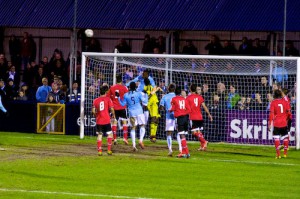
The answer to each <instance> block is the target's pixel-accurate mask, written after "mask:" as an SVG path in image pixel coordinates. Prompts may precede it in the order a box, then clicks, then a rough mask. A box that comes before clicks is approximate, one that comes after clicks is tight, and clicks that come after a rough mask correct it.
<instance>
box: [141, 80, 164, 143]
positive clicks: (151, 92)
mask: <svg viewBox="0 0 300 199" xmlns="http://www.w3.org/2000/svg"><path fill="white" fill-rule="evenodd" d="M144 82H145V86H144V92H145V93H147V95H148V97H149V99H148V105H147V108H148V110H149V113H150V141H151V142H156V132H157V127H158V121H159V118H160V114H159V112H158V103H159V100H158V97H157V95H156V92H157V91H159V90H160V91H162V89H161V88H159V87H153V86H152V85H151V84H150V80H149V79H148V78H146V79H144Z"/></svg>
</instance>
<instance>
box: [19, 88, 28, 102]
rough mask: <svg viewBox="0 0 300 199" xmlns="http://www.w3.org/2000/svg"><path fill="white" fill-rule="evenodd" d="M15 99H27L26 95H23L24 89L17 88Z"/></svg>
mask: <svg viewBox="0 0 300 199" xmlns="http://www.w3.org/2000/svg"><path fill="white" fill-rule="evenodd" d="M16 100H18V101H27V100H28V97H27V96H26V95H25V93H24V91H22V90H19V92H18V96H17V99H16Z"/></svg>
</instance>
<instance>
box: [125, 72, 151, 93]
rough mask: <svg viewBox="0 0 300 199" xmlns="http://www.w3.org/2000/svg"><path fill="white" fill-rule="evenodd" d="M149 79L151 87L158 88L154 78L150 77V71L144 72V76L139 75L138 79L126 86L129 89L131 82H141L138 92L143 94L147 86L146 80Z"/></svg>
mask: <svg viewBox="0 0 300 199" xmlns="http://www.w3.org/2000/svg"><path fill="white" fill-rule="evenodd" d="M147 78H148V79H149V81H150V84H151V86H152V87H153V88H154V87H156V85H155V82H154V80H153V78H152V77H151V76H149V71H148V70H144V71H143V73H142V75H139V76H137V77H136V78H134V79H133V80H131V81H130V82H128V83H127V84H126V86H127V87H128V86H129V84H130V83H131V82H140V84H139V86H138V88H137V89H136V90H137V91H139V92H143V90H144V86H145V82H144V80H145V79H147Z"/></svg>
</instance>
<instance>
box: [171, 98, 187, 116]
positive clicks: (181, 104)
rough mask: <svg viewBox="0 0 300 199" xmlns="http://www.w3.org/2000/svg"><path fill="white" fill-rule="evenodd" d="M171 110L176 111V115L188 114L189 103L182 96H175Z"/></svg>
mask: <svg viewBox="0 0 300 199" xmlns="http://www.w3.org/2000/svg"><path fill="white" fill-rule="evenodd" d="M171 105H172V107H171V109H170V110H171V111H174V117H176V118H177V117H179V116H183V115H188V114H189V112H190V106H189V103H188V102H187V101H186V99H185V98H184V97H182V96H175V97H173V98H172V101H171Z"/></svg>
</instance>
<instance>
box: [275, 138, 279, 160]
mask: <svg viewBox="0 0 300 199" xmlns="http://www.w3.org/2000/svg"><path fill="white" fill-rule="evenodd" d="M274 144H275V149H276V156H277V157H279V156H280V140H279V139H275V140H274Z"/></svg>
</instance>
